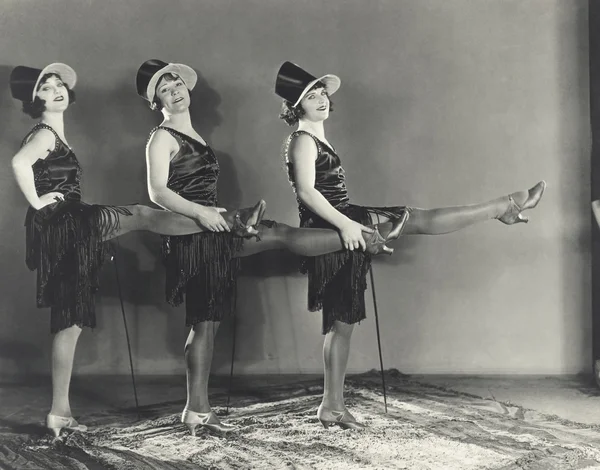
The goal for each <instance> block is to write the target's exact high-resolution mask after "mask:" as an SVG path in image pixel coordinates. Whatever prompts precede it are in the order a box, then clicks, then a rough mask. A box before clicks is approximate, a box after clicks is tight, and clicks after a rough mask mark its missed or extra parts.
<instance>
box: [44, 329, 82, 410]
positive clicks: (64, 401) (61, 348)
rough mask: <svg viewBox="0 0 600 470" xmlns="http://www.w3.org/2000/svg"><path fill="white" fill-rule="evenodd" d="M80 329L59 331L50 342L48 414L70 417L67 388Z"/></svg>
mask: <svg viewBox="0 0 600 470" xmlns="http://www.w3.org/2000/svg"><path fill="white" fill-rule="evenodd" d="M80 334H81V328H79V327H78V326H76V325H75V326H71V327H69V328H66V329H64V330H61V331H59V332H58V333H56V334H55V335H54V340H53V341H52V409H51V410H50V414H52V415H57V416H63V417H67V418H68V417H71V416H72V414H71V405H70V403H69V386H70V384H71V374H72V372H73V359H74V357H75V347H76V346H77V340H78V339H79V335H80Z"/></svg>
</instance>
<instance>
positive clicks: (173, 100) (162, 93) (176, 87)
mask: <svg viewBox="0 0 600 470" xmlns="http://www.w3.org/2000/svg"><path fill="white" fill-rule="evenodd" d="M155 99H156V100H157V101H158V102H159V103H160V105H161V109H162V111H163V112H165V113H167V114H178V113H181V112H184V111H187V109H188V108H189V107H190V103H191V99H190V92H189V90H188V89H187V87H186V85H185V83H184V81H183V80H182V79H181V78H179V77H178V76H176V75H173V74H166V75H163V76H162V77H161V79H160V80H159V81H158V84H157V85H156V98H155Z"/></svg>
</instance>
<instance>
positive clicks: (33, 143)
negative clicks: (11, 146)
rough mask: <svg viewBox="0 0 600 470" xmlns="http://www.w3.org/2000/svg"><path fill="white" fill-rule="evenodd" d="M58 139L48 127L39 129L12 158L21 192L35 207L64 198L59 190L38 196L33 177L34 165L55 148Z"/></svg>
mask: <svg viewBox="0 0 600 470" xmlns="http://www.w3.org/2000/svg"><path fill="white" fill-rule="evenodd" d="M55 144H56V140H55V138H54V134H53V133H52V132H51V131H49V130H48V129H40V130H39V131H37V132H36V133H35V134H34V135H33V136H32V137H31V139H30V140H29V142H27V143H26V144H25V145H24V146H23V147H21V149H20V150H19V151H18V152H17V153H16V154H15V156H14V157H13V159H12V162H11V163H12V169H13V173H14V175H15V179H16V180H17V184H18V185H19V188H20V189H21V192H22V193H23V195H24V196H25V198H26V199H27V202H29V204H30V205H31V207H33V208H34V209H36V210H37V209H41V208H42V207H44V206H47V205H48V204H52V203H53V202H56V198H59V199H63V195H62V194H61V193H58V192H51V193H47V194H44V195H42V196H38V194H37V191H36V189H35V182H34V178H33V168H32V167H33V165H34V163H35V162H37V161H38V160H40V159H42V160H43V159H45V158H46V157H47V156H48V153H49V152H51V151H52V150H54V146H55Z"/></svg>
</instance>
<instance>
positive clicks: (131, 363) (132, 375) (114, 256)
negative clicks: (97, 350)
mask: <svg viewBox="0 0 600 470" xmlns="http://www.w3.org/2000/svg"><path fill="white" fill-rule="evenodd" d="M116 242H117V245H118V246H119V247H120V246H121V245H120V244H119V240H118V239H117V240H116ZM113 261H114V264H115V276H116V277H117V289H118V291H119V300H120V302H121V314H122V315H123V325H124V326H125V338H126V339H127V351H128V353H129V367H130V369H131V382H132V383H133V396H134V398H135V411H136V413H137V417H138V419H140V407H139V403H138V396H137V388H136V386H135V374H134V373H133V358H132V356H131V341H130V340H129V329H128V328H127V317H126V316H125V307H124V306H123V294H122V293H121V282H120V281H119V268H118V266H117V256H116V254H115V255H113Z"/></svg>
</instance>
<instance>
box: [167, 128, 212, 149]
mask: <svg viewBox="0 0 600 470" xmlns="http://www.w3.org/2000/svg"><path fill="white" fill-rule="evenodd" d="M157 129H163V130H165V131H167V132H170V131H173V132H175V133H176V134H179V135H180V136H181V137H183V138H184V139H188V140H191V141H193V142H197V143H199V144H200V145H202V147H206V148H208V147H209V145H208V142H206V141H205V142H206V143H202V142H200V141H199V140H198V139H195V138H194V137H192V136H191V135H188V134H186V133H184V132H181V131H178V130H177V129H173V128H172V127H168V126H157Z"/></svg>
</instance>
